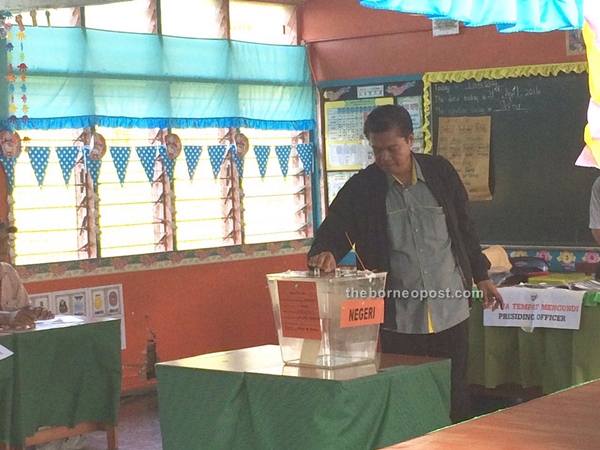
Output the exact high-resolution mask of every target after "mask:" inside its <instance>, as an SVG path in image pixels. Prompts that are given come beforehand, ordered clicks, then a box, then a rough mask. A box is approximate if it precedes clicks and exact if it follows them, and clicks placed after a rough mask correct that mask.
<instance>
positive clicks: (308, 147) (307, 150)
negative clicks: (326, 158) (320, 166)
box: [296, 142, 313, 176]
mask: <svg viewBox="0 0 600 450" xmlns="http://www.w3.org/2000/svg"><path fill="white" fill-rule="evenodd" d="M296 151H297V152H298V156H299V157H300V161H302V166H303V167H304V172H306V175H308V176H310V173H311V172H312V163H313V145H312V142H308V143H305V144H298V145H296Z"/></svg>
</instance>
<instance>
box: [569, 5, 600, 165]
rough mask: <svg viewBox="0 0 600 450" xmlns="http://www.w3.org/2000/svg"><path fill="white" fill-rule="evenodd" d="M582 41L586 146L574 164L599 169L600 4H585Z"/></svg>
mask: <svg viewBox="0 0 600 450" xmlns="http://www.w3.org/2000/svg"><path fill="white" fill-rule="evenodd" d="M583 39H584V41H585V48H586V53H587V59H588V73H589V85H590V104H589V107H588V124H587V125H586V127H585V132H584V139H585V143H586V146H585V148H584V149H583V152H582V154H581V155H580V156H579V158H578V159H577V161H576V162H575V164H576V165H578V166H584V167H597V168H600V4H599V3H597V2H591V1H588V2H586V7H585V24H584V26H583Z"/></svg>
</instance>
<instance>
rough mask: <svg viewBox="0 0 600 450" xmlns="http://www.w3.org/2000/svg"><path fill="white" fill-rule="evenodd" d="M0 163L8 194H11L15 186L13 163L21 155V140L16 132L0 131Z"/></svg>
mask: <svg viewBox="0 0 600 450" xmlns="http://www.w3.org/2000/svg"><path fill="white" fill-rule="evenodd" d="M0 149H1V150H2V151H1V152H0V161H1V162H2V166H3V167H4V172H6V178H7V181H8V193H9V194H11V193H12V191H13V189H14V186H15V163H16V162H17V158H18V157H19V155H20V154H21V138H20V136H19V134H18V133H17V132H16V131H12V132H11V131H8V130H3V131H0Z"/></svg>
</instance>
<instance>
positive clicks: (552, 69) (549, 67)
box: [423, 61, 588, 153]
mask: <svg viewBox="0 0 600 450" xmlns="http://www.w3.org/2000/svg"><path fill="white" fill-rule="evenodd" d="M587 67H588V65H587V62H584V61H582V62H576V63H557V64H543V65H537V66H514V67H497V68H495V69H477V70H461V71H456V72H427V73H425V74H423V116H424V120H423V135H424V137H425V150H424V152H425V153H430V152H431V148H432V142H431V133H430V132H429V125H430V120H429V117H430V114H431V98H430V88H431V84H432V83H446V82H448V81H454V82H461V81H465V80H470V79H475V80H477V81H481V80H483V79H484V78H485V79H488V80H499V79H501V78H516V77H529V76H536V75H541V76H543V77H548V76H550V75H557V74H559V73H560V72H563V73H572V72H574V73H583V72H586V71H587Z"/></svg>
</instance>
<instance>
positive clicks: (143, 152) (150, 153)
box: [135, 146, 156, 183]
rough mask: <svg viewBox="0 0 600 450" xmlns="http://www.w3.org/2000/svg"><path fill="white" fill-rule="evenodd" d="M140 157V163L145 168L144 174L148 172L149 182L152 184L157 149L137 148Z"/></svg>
mask: <svg viewBox="0 0 600 450" xmlns="http://www.w3.org/2000/svg"><path fill="white" fill-rule="evenodd" d="M135 149H136V151H137V154H138V156H139V157H140V161H141V162H142V166H143V167H144V172H146V176H147V177H148V181H149V182H150V183H152V182H154V162H155V161H156V147H155V146H152V147H150V146H149V147H136V148H135Z"/></svg>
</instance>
